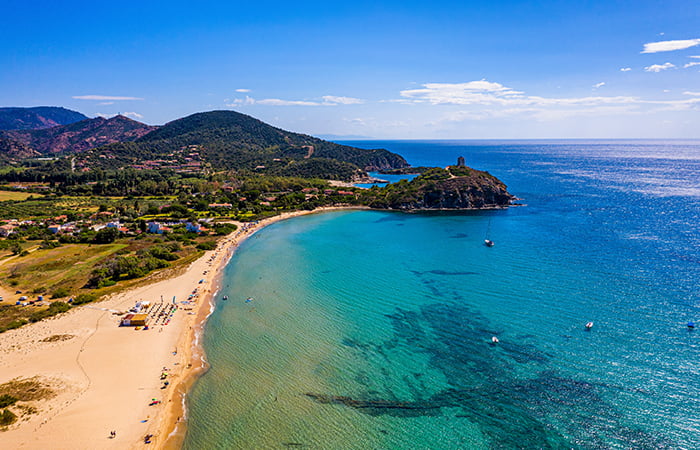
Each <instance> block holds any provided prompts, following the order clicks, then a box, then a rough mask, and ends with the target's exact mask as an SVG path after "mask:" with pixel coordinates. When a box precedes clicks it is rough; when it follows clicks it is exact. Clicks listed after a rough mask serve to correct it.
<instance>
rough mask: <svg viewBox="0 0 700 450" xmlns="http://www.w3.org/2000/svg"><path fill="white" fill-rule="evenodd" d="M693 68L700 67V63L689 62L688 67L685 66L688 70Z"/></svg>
mask: <svg viewBox="0 0 700 450" xmlns="http://www.w3.org/2000/svg"><path fill="white" fill-rule="evenodd" d="M693 66H700V62H689V63H687V64H686V65H684V66H683V68H684V69H687V68H688V67H693Z"/></svg>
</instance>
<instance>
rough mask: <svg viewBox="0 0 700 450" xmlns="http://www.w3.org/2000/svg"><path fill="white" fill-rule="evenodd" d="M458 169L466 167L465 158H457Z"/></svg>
mask: <svg viewBox="0 0 700 450" xmlns="http://www.w3.org/2000/svg"><path fill="white" fill-rule="evenodd" d="M457 167H466V164H464V156H460V157H458V158H457Z"/></svg>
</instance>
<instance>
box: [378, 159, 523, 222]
mask: <svg viewBox="0 0 700 450" xmlns="http://www.w3.org/2000/svg"><path fill="white" fill-rule="evenodd" d="M369 195H370V196H371V197H372V198H371V200H370V201H369V205H370V206H371V207H373V208H381V209H397V210H402V211H421V210H468V209H488V208H504V207H507V206H509V205H510V204H511V203H512V201H513V200H514V199H515V197H514V196H513V195H511V194H510V193H508V190H507V187H506V185H505V184H504V183H503V182H502V181H500V180H499V179H498V178H496V177H494V176H493V175H491V174H489V173H488V172H483V171H480V170H475V169H472V168H470V167H466V166H449V167H447V168H445V169H440V168H433V169H430V170H428V171H426V172H425V173H423V174H422V175H420V176H418V177H416V178H415V179H413V180H411V181H405V180H404V181H401V182H399V183H396V184H391V185H389V186H387V187H385V188H383V190H379V189H370V192H369Z"/></svg>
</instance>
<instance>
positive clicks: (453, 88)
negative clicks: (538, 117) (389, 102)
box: [401, 80, 522, 105]
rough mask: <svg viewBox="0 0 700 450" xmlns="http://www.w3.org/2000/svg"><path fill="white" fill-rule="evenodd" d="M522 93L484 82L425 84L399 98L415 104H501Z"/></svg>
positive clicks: (497, 84)
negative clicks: (409, 100)
mask: <svg viewBox="0 0 700 450" xmlns="http://www.w3.org/2000/svg"><path fill="white" fill-rule="evenodd" d="M521 94H522V92H518V91H514V90H513V89H511V88H508V87H505V86H503V85H502V84H500V83H492V82H489V81H486V80H480V81H470V82H467V83H427V84H424V85H423V89H408V90H404V91H401V96H402V97H405V98H408V99H411V100H412V101H413V102H416V103H431V104H433V105H439V104H455V105H470V104H493V103H503V102H504V101H508V100H513V99H516V98H519V97H522V95H521Z"/></svg>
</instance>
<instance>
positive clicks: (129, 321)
mask: <svg viewBox="0 0 700 450" xmlns="http://www.w3.org/2000/svg"><path fill="white" fill-rule="evenodd" d="M147 318H148V314H127V315H126V316H124V317H123V318H122V321H121V323H120V324H119V326H121V327H145V326H146V319H147Z"/></svg>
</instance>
